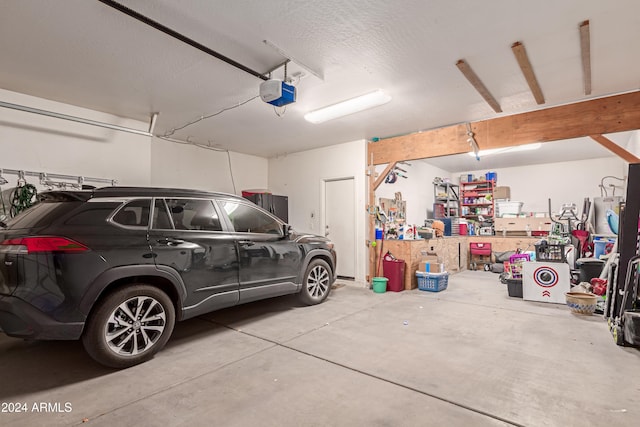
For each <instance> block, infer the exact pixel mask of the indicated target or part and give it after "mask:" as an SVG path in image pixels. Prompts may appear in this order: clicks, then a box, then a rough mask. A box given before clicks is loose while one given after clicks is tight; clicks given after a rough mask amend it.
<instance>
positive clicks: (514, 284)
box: [507, 279, 522, 298]
mask: <svg viewBox="0 0 640 427" xmlns="http://www.w3.org/2000/svg"><path fill="white" fill-rule="evenodd" d="M507 292H508V293H509V296H510V297H516V298H522V279H507Z"/></svg>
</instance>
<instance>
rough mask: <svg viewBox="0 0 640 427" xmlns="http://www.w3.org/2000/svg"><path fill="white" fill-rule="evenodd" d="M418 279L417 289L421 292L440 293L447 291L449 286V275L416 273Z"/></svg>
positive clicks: (445, 273)
mask: <svg viewBox="0 0 640 427" xmlns="http://www.w3.org/2000/svg"><path fill="white" fill-rule="evenodd" d="M416 278H417V279H418V289H420V290H421V291H429V292H440V291H444V290H445V289H447V285H448V284H449V273H447V272H446V271H445V272H444V273H423V272H421V271H416Z"/></svg>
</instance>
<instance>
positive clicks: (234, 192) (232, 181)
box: [227, 150, 236, 194]
mask: <svg viewBox="0 0 640 427" xmlns="http://www.w3.org/2000/svg"><path fill="white" fill-rule="evenodd" d="M227 159H228V160H229V175H231V184H232V185H233V194H236V181H235V180H234V179H233V169H232V168H231V153H230V152H229V150H227Z"/></svg>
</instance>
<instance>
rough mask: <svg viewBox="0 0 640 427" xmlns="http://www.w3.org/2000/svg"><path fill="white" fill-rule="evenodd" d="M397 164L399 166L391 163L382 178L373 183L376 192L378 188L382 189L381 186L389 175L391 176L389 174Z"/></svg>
mask: <svg viewBox="0 0 640 427" xmlns="http://www.w3.org/2000/svg"><path fill="white" fill-rule="evenodd" d="M397 164H398V162H391V163H389V165H387V167H386V168H384V171H382V173H381V174H380V176H378V178H377V179H376V181H375V182H374V183H373V190H374V191H375V190H377V189H378V187H380V184H382V182H383V181H384V180H385V178H386V177H387V175H389V172H391V171H392V170H393V168H395V167H396V165H397Z"/></svg>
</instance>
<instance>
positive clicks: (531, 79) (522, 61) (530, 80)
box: [511, 42, 544, 105]
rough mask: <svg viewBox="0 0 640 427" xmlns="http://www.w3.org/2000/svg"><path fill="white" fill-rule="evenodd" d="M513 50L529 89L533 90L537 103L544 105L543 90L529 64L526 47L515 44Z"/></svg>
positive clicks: (512, 46) (518, 43)
mask: <svg viewBox="0 0 640 427" xmlns="http://www.w3.org/2000/svg"><path fill="white" fill-rule="evenodd" d="M511 50H512V51H513V54H514V55H515V56H516V61H518V65H520V69H521V70H522V74H524V78H525V80H526V81H527V84H528V85H529V89H531V92H532V93H533V97H534V98H535V99H536V102H537V103H538V105H540V104H544V95H542V89H540V85H539V84H538V79H536V75H535V74H534V73H533V67H532V66H531V62H529V57H528V56H527V51H526V50H525V48H524V45H523V44H522V43H520V42H515V43H514V44H512V45H511Z"/></svg>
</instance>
